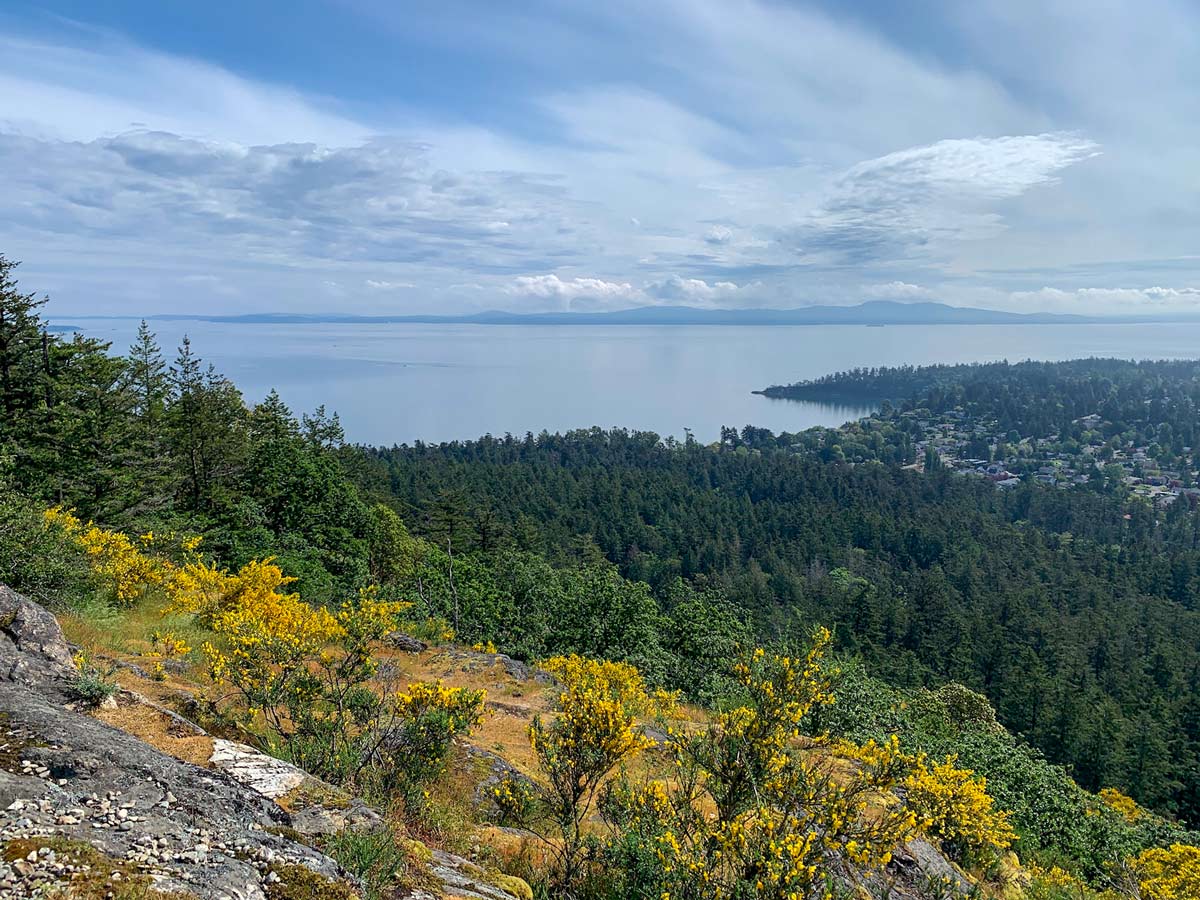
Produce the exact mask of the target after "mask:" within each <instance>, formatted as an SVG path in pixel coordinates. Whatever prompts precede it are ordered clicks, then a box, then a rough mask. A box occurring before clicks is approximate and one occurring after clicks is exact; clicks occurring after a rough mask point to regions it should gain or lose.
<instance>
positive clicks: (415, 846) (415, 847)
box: [400, 838, 433, 865]
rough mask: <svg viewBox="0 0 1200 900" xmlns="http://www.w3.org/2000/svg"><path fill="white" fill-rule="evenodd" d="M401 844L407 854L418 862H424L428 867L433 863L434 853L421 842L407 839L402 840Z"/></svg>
mask: <svg viewBox="0 0 1200 900" xmlns="http://www.w3.org/2000/svg"><path fill="white" fill-rule="evenodd" d="M400 844H401V846H403V848H404V850H405V852H406V853H407V854H408V855H409V856H411V857H412V858H413V859H415V860H417V861H418V862H423V863H425V864H426V865H428V864H429V863H431V862H433V851H432V850H430V849H429V848H428V847H426V846H425V845H424V844H422V843H421V842H420V841H418V840H414V839H412V838H405V839H401V841H400Z"/></svg>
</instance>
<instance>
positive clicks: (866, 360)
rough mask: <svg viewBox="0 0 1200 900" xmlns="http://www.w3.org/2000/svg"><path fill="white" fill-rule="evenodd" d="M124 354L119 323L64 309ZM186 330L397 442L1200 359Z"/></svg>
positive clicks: (1007, 344)
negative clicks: (989, 366) (1043, 364)
mask: <svg viewBox="0 0 1200 900" xmlns="http://www.w3.org/2000/svg"><path fill="white" fill-rule="evenodd" d="M61 322H62V323H69V324H73V325H77V326H79V327H80V328H82V329H83V331H84V333H86V334H88V335H91V336H94V337H98V338H103V339H105V340H109V341H112V342H113V351H114V352H118V351H120V352H124V349H125V348H126V347H127V346H128V345H129V344H130V343H131V342H132V340H133V338H134V335H135V334H136V332H137V324H138V323H137V322H136V321H133V320H125V319H91V318H83V317H78V316H73V317H69V318H67V317H64V318H62V320H61ZM151 327H152V328H153V330H154V331H155V332H156V333H157V335H158V339H159V342H160V343H161V344H162V346H163V348H164V353H165V355H167V357H168V358H172V357H173V356H174V350H175V348H176V347H177V346H178V344H179V342H180V340H181V339H182V338H183V335H184V334H185V333H186V334H188V335H189V336H190V337H191V341H192V347H193V350H194V351H195V352H196V353H197V354H199V355H200V356H201V357H202V358H203V359H204V360H206V361H207V362H212V363H213V364H214V365H215V366H216V367H217V369H218V370H219V371H221V372H223V373H224V374H225V375H227V376H228V377H230V378H231V379H232V380H233V381H234V382H235V383H236V384H237V385H238V386H239V387H240V388H241V389H242V392H243V393H244V394H245V396H246V398H247V400H248V401H250V402H256V401H258V400H260V399H261V398H262V397H263V396H265V395H266V393H267V392H268V391H269V390H270V389H271V388H272V387H274V388H275V389H277V390H278V391H279V393H280V395H281V396H282V397H283V399H284V401H285V402H286V403H288V405H289V406H291V408H292V410H293V412H296V413H297V414H299V413H300V412H306V411H310V410H312V409H314V408H315V407H316V406H317V405H318V404H324V405H325V407H326V409H327V410H328V411H331V412H333V411H336V412H337V413H338V414H339V415H340V416H341V420H342V424H343V426H344V427H345V429H346V436H347V438H348V439H349V440H351V441H353V442H359V443H369V444H380V445H391V444H400V443H412V442H413V441H416V440H423V441H427V442H436V441H450V440H461V439H470V438H475V437H478V436H480V435H482V434H493V435H503V434H505V433H506V432H511V433H512V434H515V435H523V434H524V433H525V432H527V431H531V432H534V433H537V432H540V431H542V430H543V429H544V430H547V431H552V432H553V431H564V430H567V429H571V428H584V427H589V426H592V425H600V426H602V427H606V428H607V427H612V426H622V427H626V428H631V429H643V430H648V431H655V432H657V433H659V434H661V435H664V436H666V435H674V436H676V437H678V438H681V439H682V438H683V437H684V435H685V432H686V431H687V430H690V431H691V433H692V434H693V435H695V437H696V439H697V440H700V441H704V442H708V441H712V440H715V439H716V438H717V437H718V435H719V433H720V428H721V426H722V425H731V426H734V427H737V428H740V427H741V426H743V425H747V424H750V425H757V426H760V427H764V428H770V429H771V430H772V431H799V430H801V429H804V428H808V427H810V426H813V425H826V426H836V425H840V424H842V423H843V422H846V421H849V420H851V419H855V418H859V417H861V416H864V415H867V414H868V413H869V412H870V409H869V408H868V407H860V406H846V405H842V404H825V403H811V402H797V401H790V400H772V399H768V398H766V397H760V396H757V395H754V394H752V393H751V391H754V390H758V389H761V388H764V387H767V386H768V385H772V384H787V383H790V382H793V381H798V380H800V379H804V378H813V377H816V376H820V375H824V374H827V373H829V372H834V371H838V370H841V369H848V368H853V367H855V366H884V365H888V366H891V365H900V364H905V363H911V364H914V365H920V364H924V363H955V362H974V361H988V360H1000V359H1008V360H1012V361H1016V360H1021V359H1044V360H1056V359H1072V358H1076V357H1082V356H1117V357H1124V358H1136V359H1161V358H1182V357H1200V324H1179V323H1169V324H1167V323H1164V324H1135V325H1129V324H1122V325H895V326H893V325H889V326H885V327H881V328H880V327H866V326H861V325H808V326H762V327H756V326H645V327H643V326H587V325H583V326H579V325H545V326H543V325H383V324H337V325H326V324H269V325H266V324H241V323H238V324H229V323H213V322H199V321H158V322H151Z"/></svg>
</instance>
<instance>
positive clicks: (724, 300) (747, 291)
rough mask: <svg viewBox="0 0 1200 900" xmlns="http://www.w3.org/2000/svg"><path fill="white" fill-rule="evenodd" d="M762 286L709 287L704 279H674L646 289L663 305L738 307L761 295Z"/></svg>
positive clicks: (723, 283)
mask: <svg viewBox="0 0 1200 900" xmlns="http://www.w3.org/2000/svg"><path fill="white" fill-rule="evenodd" d="M761 289H762V285H761V284H760V283H758V282H754V283H752V284H747V285H738V284H735V283H734V282H732V281H717V282H713V283H712V284H710V283H709V282H707V281H705V280H704V279H702V278H682V277H680V276H679V275H671V276H669V277H668V278H665V279H662V280H661V281H655V282H652V283H650V284H648V285H647V286H646V292H647V294H649V295H650V296H651V297H652V298H654V299H655V300H657V301H660V302H664V303H679V304H682V305H685V306H736V305H743V304H744V303H745V301H746V300H747V299H749V298H750V297H752V296H754V295H756V294H759V293H760V292H761Z"/></svg>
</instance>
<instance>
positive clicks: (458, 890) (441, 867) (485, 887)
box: [409, 850, 533, 900]
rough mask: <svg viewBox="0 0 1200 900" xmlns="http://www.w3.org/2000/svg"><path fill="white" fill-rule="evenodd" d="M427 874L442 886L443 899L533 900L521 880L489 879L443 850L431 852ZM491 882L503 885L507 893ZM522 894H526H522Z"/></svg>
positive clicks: (490, 877)
mask: <svg viewBox="0 0 1200 900" xmlns="http://www.w3.org/2000/svg"><path fill="white" fill-rule="evenodd" d="M430 871H431V872H432V874H433V876H434V877H435V878H437V879H438V881H440V882H441V883H442V894H443V896H446V897H458V898H463V900H514V898H517V900H532V897H533V892H532V891H530V890H529V885H528V884H526V883H525V882H524V881H522V880H521V879H520V878H514V877H513V876H511V875H493V876H489V875H488V874H487V873H486V872H484V871H483V869H481V868H479V866H477V865H475V864H474V863H473V862H471V861H470V860H467V859H463V858H462V857H461V856H455V855H454V854H452V853H446V852H445V851H444V850H434V851H433V864H432V865H431V866H430ZM494 882H500V883H504V884H505V885H507V887H508V889H507V890H506V889H504V888H501V887H500V886H498V884H497V883H494ZM524 891H529V893H528V894H525V893H524ZM409 896H410V897H412V896H414V895H412V894H410V895H409Z"/></svg>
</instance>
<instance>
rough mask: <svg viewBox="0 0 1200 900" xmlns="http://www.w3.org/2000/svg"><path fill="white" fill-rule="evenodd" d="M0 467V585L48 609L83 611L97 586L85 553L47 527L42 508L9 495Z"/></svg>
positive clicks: (0, 464)
mask: <svg viewBox="0 0 1200 900" xmlns="http://www.w3.org/2000/svg"><path fill="white" fill-rule="evenodd" d="M4 466H5V460H4V458H3V457H0V584H6V585H8V586H9V587H11V588H12V589H13V590H16V591H20V592H21V593H22V594H24V595H25V596H27V597H29V599H31V600H33V601H35V602H37V603H40V604H42V605H43V606H48V607H50V608H51V609H55V608H57V609H61V608H63V607H64V606H68V607H79V606H83V605H85V604H86V603H87V601H88V600H90V599H91V598H92V597H93V596H94V594H95V589H96V580H95V578H94V577H93V575H92V572H91V568H90V566H89V565H88V562H87V558H86V557H85V556H84V554H83V550H82V549H81V548H80V547H79V545H78V544H77V543H76V542H75V541H74V540H72V539H71V538H70V537H69V536H68V535H66V534H63V533H62V532H61V531H60V530H58V529H48V528H46V527H45V525H44V521H43V517H42V509H41V507H40V506H38V505H35V504H34V503H32V502H30V501H28V500H26V499H24V498H23V497H21V496H19V495H18V494H16V493H14V492H12V491H11V490H10V486H9V482H8V480H7V478H6V476H5V470H4Z"/></svg>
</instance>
